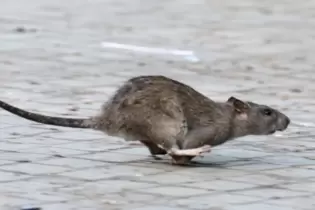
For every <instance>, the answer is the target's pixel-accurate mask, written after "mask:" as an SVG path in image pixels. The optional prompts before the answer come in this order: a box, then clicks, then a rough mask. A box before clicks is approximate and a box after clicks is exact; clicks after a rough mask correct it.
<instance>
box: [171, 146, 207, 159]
mask: <svg viewBox="0 0 315 210" xmlns="http://www.w3.org/2000/svg"><path fill="white" fill-rule="evenodd" d="M210 151H211V146H210V145H204V146H201V147H197V148H193V149H177V148H171V149H170V150H168V151H167V153H168V154H169V155H171V156H173V155H175V156H192V157H195V156H200V155H201V154H202V153H206V152H210Z"/></svg>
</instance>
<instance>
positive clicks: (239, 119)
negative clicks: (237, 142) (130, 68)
mask: <svg viewBox="0 0 315 210" xmlns="http://www.w3.org/2000/svg"><path fill="white" fill-rule="evenodd" d="M0 107H2V108H3V109H5V110H7V111H9V112H11V113H13V114H15V115H18V116H20V117H23V118H25V119H28V120H31V121H35V122H39V123H43V124H50V125H56V126H64V127H73V128H88V129H94V130H98V131H102V132H104V133H105V134H107V135H110V136H118V137H122V138H124V139H125V140H126V141H140V142H142V143H143V144H144V145H145V146H146V147H147V148H148V149H149V151H150V153H151V155H152V156H153V157H156V155H165V154H169V155H170V156H172V160H173V163H175V164H186V163H188V162H189V161H190V160H191V159H192V158H194V157H196V156H199V155H201V154H202V153H205V152H209V151H210V149H211V147H214V146H218V145H220V144H223V143H225V142H226V141H228V140H232V139H235V138H238V137H242V136H247V135H269V134H273V133H274V132H276V131H284V130H285V129H286V128H287V127H288V125H289V124H290V119H289V117H287V116H286V115H284V114H283V113H281V112H280V111H278V110H276V109H273V108H271V107H268V106H266V105H261V104H256V103H253V102H249V101H241V100H239V99H237V98H235V97H233V96H231V97H230V98H229V99H228V100H227V101H224V102H215V101H213V100H211V99H209V98H208V97H206V96H204V95H203V94H201V93H199V92H197V91H196V90H195V89H193V88H192V87H190V86H188V85H185V84H183V83H181V82H179V81H176V80H173V79H170V78H167V77H165V76H138V77H134V78H131V79H129V80H128V81H126V82H125V83H124V84H123V85H122V86H121V87H120V88H118V90H117V91H116V93H115V94H114V95H113V96H112V97H111V98H110V99H109V100H108V101H107V102H106V103H105V104H104V105H103V107H102V110H101V112H100V113H99V114H98V115H96V116H94V117H91V118H88V119H74V118H60V117H50V116H45V115H41V114H35V113H31V112H27V111H25V110H22V109H19V108H17V107H14V106H12V105H9V104H7V103H5V102H3V101H0Z"/></svg>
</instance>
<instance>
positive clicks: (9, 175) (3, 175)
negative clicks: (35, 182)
mask: <svg viewBox="0 0 315 210" xmlns="http://www.w3.org/2000/svg"><path fill="white" fill-rule="evenodd" d="M27 177H28V176H27V175H22V174H19V173H13V172H8V171H0V182H7V181H13V180H20V179H24V178H27Z"/></svg>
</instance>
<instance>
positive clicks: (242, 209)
mask: <svg viewBox="0 0 315 210" xmlns="http://www.w3.org/2000/svg"><path fill="white" fill-rule="evenodd" d="M268 208H270V209H272V210H295V208H291V207H288V206H276V205H272V204H264V203H257V204H246V205H238V206H229V207H228V208H227V209H228V210H251V209H255V210H264V209H268Z"/></svg>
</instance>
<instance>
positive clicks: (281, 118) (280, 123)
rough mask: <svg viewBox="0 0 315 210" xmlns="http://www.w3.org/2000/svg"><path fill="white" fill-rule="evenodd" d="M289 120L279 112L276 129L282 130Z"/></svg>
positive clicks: (285, 127)
mask: <svg viewBox="0 0 315 210" xmlns="http://www.w3.org/2000/svg"><path fill="white" fill-rule="evenodd" d="M290 122H291V120H290V118H289V117H287V116H286V115H284V114H281V113H280V116H279V119H278V130H279V131H284V130H285V129H287V127H288V126H289V124H290Z"/></svg>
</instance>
